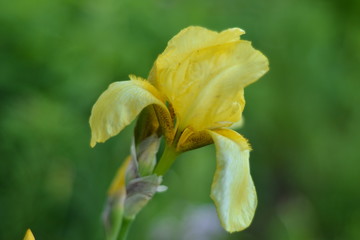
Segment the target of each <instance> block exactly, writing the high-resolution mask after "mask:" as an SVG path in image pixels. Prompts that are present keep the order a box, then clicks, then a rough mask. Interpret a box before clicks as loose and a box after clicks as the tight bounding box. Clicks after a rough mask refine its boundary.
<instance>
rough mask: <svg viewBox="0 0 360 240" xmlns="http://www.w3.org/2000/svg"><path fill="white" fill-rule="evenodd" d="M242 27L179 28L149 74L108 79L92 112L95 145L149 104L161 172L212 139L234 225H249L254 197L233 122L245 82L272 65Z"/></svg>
mask: <svg viewBox="0 0 360 240" xmlns="http://www.w3.org/2000/svg"><path fill="white" fill-rule="evenodd" d="M242 34H244V31H243V30H241V29H239V28H232V29H228V30H225V31H222V32H220V33H218V32H214V31H210V30H207V29H205V28H202V27H188V28H186V29H184V30H182V31H181V32H180V33H178V34H177V35H176V36H175V37H174V38H172V39H171V40H170V41H169V43H168V46H167V48H166V49H165V51H164V52H163V53H162V54H160V55H159V56H158V58H157V59H156V61H155V63H154V66H153V68H152V70H151V72H150V74H149V77H148V79H147V80H145V79H141V78H139V77H135V76H132V75H131V76H130V80H129V81H121V82H115V83H113V84H111V85H110V86H109V88H108V89H107V90H106V91H105V92H104V93H103V94H102V95H101V96H100V97H99V99H98V100H97V102H96V103H95V105H94V107H93V109H92V113H91V117H90V126H91V131H92V137H91V146H92V147H93V146H95V144H96V143H97V142H105V141H106V140H107V139H109V138H110V137H112V136H114V135H117V134H118V133H119V132H120V131H121V130H122V129H123V128H124V127H126V126H127V125H128V124H130V123H131V122H132V121H133V120H134V119H135V118H136V116H137V115H138V114H139V113H140V112H141V111H142V110H143V109H144V108H145V107H148V106H152V107H153V109H154V111H155V112H156V116H157V121H158V124H159V125H160V126H161V129H162V133H163V135H164V136H165V139H166V145H167V147H166V149H165V152H164V155H166V157H163V158H161V159H160V161H159V162H158V166H157V167H156V168H155V173H156V174H158V175H163V174H164V173H165V172H166V171H167V169H168V168H169V167H170V165H171V163H172V162H169V161H168V162H166V161H167V160H166V159H167V158H171V157H172V158H173V159H175V157H176V155H177V154H179V153H181V152H184V151H187V150H191V149H194V148H197V147H201V146H204V145H207V144H209V143H212V142H213V143H214V144H215V147H216V157H217V168H216V172H215V176H214V180H213V184H212V188H211V198H212V199H213V201H214V202H215V205H216V208H217V212H218V215H219V218H220V221H221V224H222V225H223V227H224V228H225V229H226V230H227V231H229V232H234V231H241V230H243V229H245V228H246V227H248V226H249V224H250V223H251V221H252V219H253V216H254V212H255V208H256V205H257V198H256V192H255V187H254V184H253V181H252V179H251V176H250V168H249V152H250V150H251V148H250V146H249V144H248V143H247V140H246V139H245V138H243V137H242V136H241V135H240V134H238V133H237V132H235V131H233V130H231V129H229V128H228V127H231V126H232V125H234V124H236V123H238V122H239V121H241V116H242V112H243V109H244V106H245V100H244V88H245V87H246V86H247V85H249V84H251V83H252V82H254V81H256V80H257V79H259V78H260V77H261V76H262V75H263V74H265V73H266V72H267V71H268V60H267V58H266V57H265V56H264V55H263V54H262V53H261V52H259V51H257V50H255V49H254V48H253V47H252V46H251V43H250V42H249V41H245V40H240V35H242ZM155 121H156V120H155ZM163 159H164V160H163Z"/></svg>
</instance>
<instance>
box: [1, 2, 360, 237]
mask: <svg viewBox="0 0 360 240" xmlns="http://www.w3.org/2000/svg"><path fill="white" fill-rule="evenodd" d="M359 12H360V2H359V1H357V0H346V1H343V0H337V1H327V0H318V1H314V0H303V1H296V0H289V1H286V0H274V1H260V0H254V1H246V0H241V1H231V0H223V1H215V0H177V1H172V0H156V1H146V0H142V1H131V0H126V1H123V0H104V1H99V0H77V1H76V0H13V1H2V2H1V3H0V158H1V160H0V239H4V240H10V239H22V237H23V235H24V232H25V230H26V229H27V228H28V227H30V228H31V229H32V230H33V232H34V234H35V236H36V237H37V239H52V240H60V239H67V240H72V239H74V240H75V239H89V240H91V239H103V232H102V228H101V225H100V216H101V211H102V209H103V205H104V203H105V197H106V191H107V188H108V186H109V183H110V182H111V179H112V177H113V176H114V174H115V171H116V169H117V167H118V166H119V165H120V164H121V162H122V160H123V159H124V158H125V157H126V156H127V155H128V153H129V146H130V141H131V135H132V130H133V125H132V126H130V127H128V128H127V129H126V130H125V131H124V132H122V133H121V134H120V135H119V136H117V137H115V138H112V139H111V140H109V141H108V142H107V143H106V144H99V145H97V146H96V148H94V149H90V147H89V139H90V129H89V126H88V118H89V115H90V111H91V107H92V105H93V104H94V102H95V101H96V99H97V98H98V96H99V95H100V94H101V92H102V91H104V90H105V89H106V88H107V86H108V85H109V84H110V83H111V82H114V81H119V80H125V79H127V75H128V74H129V73H133V74H136V75H139V76H142V77H146V76H147V74H148V71H149V70H150V68H151V65H152V62H153V61H154V60H155V58H156V56H157V55H158V54H159V53H161V51H162V50H163V49H164V48H165V46H166V43H167V41H168V40H169V39H170V38H171V37H172V36H173V35H174V34H176V33H177V32H178V31H179V30H180V29H182V28H184V27H187V26H189V25H201V26H204V27H207V28H210V29H213V30H223V29H226V28H229V27H241V28H243V29H245V30H246V32H247V34H246V35H244V37H243V38H244V39H247V40H251V41H252V42H253V45H254V46H255V48H257V49H259V50H261V51H262V52H263V53H264V54H265V55H266V56H268V58H269V60H270V68H271V70H270V72H269V73H268V74H267V75H266V76H265V77H263V78H262V79H261V80H260V81H259V82H257V83H255V84H253V85H251V86H250V87H248V88H247V89H246V98H247V106H246V108H245V112H244V115H245V125H244V127H243V128H242V129H240V130H239V132H240V133H242V134H243V135H244V136H245V137H247V138H248V139H249V140H250V143H251V144H252V146H253V148H254V150H253V152H252V154H251V167H252V169H251V171H252V176H253V179H254V182H255V185H256V187H257V192H258V198H259V203H258V208H257V212H256V215H255V218H254V221H253V223H252V225H251V227H250V228H249V229H247V230H245V231H243V232H240V233H236V234H231V235H230V234H227V233H225V232H224V231H223V230H221V229H220V228H219V225H218V222H217V221H218V220H217V218H216V215H214V214H215V212H214V211H215V210H214V207H213V205H212V202H211V200H210V198H209V193H210V184H211V181H212V176H213V173H214V169H215V155H214V154H215V150H214V147H213V146H208V147H205V148H202V149H199V150H196V151H192V152H189V153H186V154H184V155H182V156H181V157H180V158H179V159H178V160H177V162H176V164H175V166H174V167H173V169H172V171H170V172H169V173H168V175H167V176H166V177H165V181H164V183H165V184H166V185H168V187H169V190H168V191H167V192H166V193H162V194H158V195H156V197H155V198H154V199H153V201H152V202H151V203H150V204H149V205H148V206H147V208H145V209H144V210H143V211H142V212H141V213H140V215H139V216H138V218H137V219H136V221H135V223H134V224H133V226H132V228H131V231H130V236H129V239H150V240H152V239H160V240H162V239H164V240H166V239H174V240H177V239H178V240H181V239H196V240H202V239H204V240H206V239H240V240H241V239H244V240H254V239H256V240H257V239H260V240H261V239H280V240H281V239H296V240H297V239H299V240H303V239H360V206H359V204H360V187H359V184H360V174H359V172H360V154H359V146H360V112H359V107H358V104H359V97H358V95H357V94H358V92H359V90H360V83H359V80H360V74H359V73H360V72H359V68H360V24H359V23H360V18H359V16H360V15H359Z"/></svg>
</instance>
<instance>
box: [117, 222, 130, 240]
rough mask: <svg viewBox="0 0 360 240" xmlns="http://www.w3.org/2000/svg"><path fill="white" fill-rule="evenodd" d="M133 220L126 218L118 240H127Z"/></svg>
mask: <svg viewBox="0 0 360 240" xmlns="http://www.w3.org/2000/svg"><path fill="white" fill-rule="evenodd" d="M132 221H133V219H126V218H124V219H123V221H122V224H121V229H120V232H119V235H118V237H117V240H126V238H127V235H128V232H129V228H130V226H131V223H132Z"/></svg>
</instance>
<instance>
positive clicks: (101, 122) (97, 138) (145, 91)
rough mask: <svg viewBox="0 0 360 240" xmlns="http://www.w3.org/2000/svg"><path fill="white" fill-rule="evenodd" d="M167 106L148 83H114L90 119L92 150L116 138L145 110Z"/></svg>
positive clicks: (135, 81) (94, 109)
mask: <svg viewBox="0 0 360 240" xmlns="http://www.w3.org/2000/svg"><path fill="white" fill-rule="evenodd" d="M151 104H157V105H159V106H161V107H162V108H164V111H165V112H167V109H166V106H165V104H164V101H163V100H162V97H161V95H160V93H159V92H158V91H157V90H156V89H155V88H154V87H153V86H152V85H151V84H150V83H148V82H146V81H143V80H131V81H122V82H115V83H113V84H111V85H110V86H109V88H108V89H107V90H106V91H105V92H103V93H102V94H101V96H100V97H99V99H98V100H97V102H96V103H95V104H94V107H93V109H92V112H91V116H90V127H91V143H90V145H91V146H92V147H94V146H95V144H96V143H97V142H105V141H106V140H107V139H109V138H110V137H112V136H114V135H116V134H118V133H119V132H120V131H121V130H122V129H123V128H125V127H126V126H127V125H129V124H130V123H131V121H133V120H134V119H135V118H136V116H137V115H138V114H139V113H140V112H141V110H143V109H144V108H145V107H146V106H148V105H151Z"/></svg>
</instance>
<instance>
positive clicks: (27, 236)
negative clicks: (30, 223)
mask: <svg viewBox="0 0 360 240" xmlns="http://www.w3.org/2000/svg"><path fill="white" fill-rule="evenodd" d="M24 240H35V237H34V235H33V234H32V232H31V230H30V229H28V230H27V231H26V233H25V237H24Z"/></svg>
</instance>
